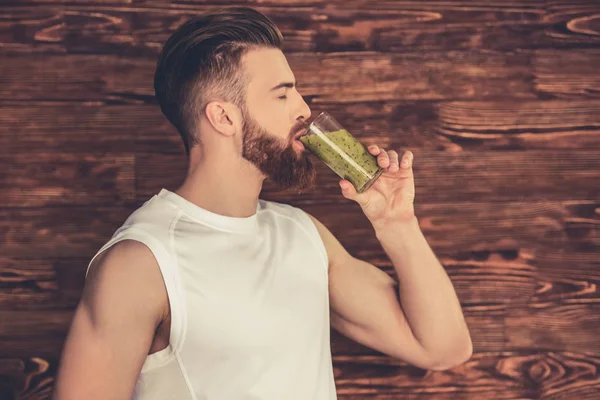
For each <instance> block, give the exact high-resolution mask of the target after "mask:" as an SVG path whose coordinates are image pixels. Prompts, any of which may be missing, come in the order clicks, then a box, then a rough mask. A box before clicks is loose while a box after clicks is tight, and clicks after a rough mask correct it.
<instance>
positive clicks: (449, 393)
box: [0, 351, 600, 400]
mask: <svg viewBox="0 0 600 400" xmlns="http://www.w3.org/2000/svg"><path fill="white" fill-rule="evenodd" d="M57 363H58V360H57V359H56V358H49V359H44V358H41V357H30V358H8V359H7V358H5V359H0V382H3V381H4V382H6V381H9V382H11V381H12V382H11V383H13V386H14V387H15V389H16V390H15V391H14V395H15V396H16V395H18V396H20V397H18V398H19V399H47V398H49V397H48V396H49V394H50V392H51V388H52V385H53V376H54V374H55V372H56V368H57ZM333 363H334V374H335V377H336V385H337V391H338V395H339V398H342V399H377V400H383V399H386V400H391V399H398V398H402V399H436V400H438V399H439V400H442V399H443V400H450V399H484V398H493V399H507V400H508V399H517V398H543V399H547V398H551V399H573V398H577V399H589V400H594V399H595V397H593V395H594V394H596V393H597V390H600V379H599V376H598V374H597V372H596V371H597V369H598V366H599V364H600V358H599V357H597V356H588V355H586V356H583V355H581V354H578V353H572V352H554V351H553V352H534V351H528V352H516V351H510V352H508V351H506V352H488V353H481V354H475V355H473V357H472V359H471V360H469V361H468V362H467V363H465V364H463V365H460V366H458V367H456V368H453V369H451V370H448V371H437V372H436V371H426V370H422V369H419V368H416V367H412V366H409V365H407V364H406V363H403V362H402V361H397V360H393V359H391V358H389V357H381V356H351V357H350V356H343V355H339V356H334V358H333ZM475 381H476V382H480V383H479V384H473V382H475ZM0 390H2V386H0ZM0 393H2V392H0ZM490 396H492V397H490ZM8 398H9V399H10V398H11V397H8Z"/></svg>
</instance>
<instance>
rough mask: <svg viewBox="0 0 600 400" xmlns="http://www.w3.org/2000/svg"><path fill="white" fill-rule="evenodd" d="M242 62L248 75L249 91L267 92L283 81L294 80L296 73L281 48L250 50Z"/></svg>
mask: <svg viewBox="0 0 600 400" xmlns="http://www.w3.org/2000/svg"><path fill="white" fill-rule="evenodd" d="M242 62H243V64H244V67H245V69H246V73H247V75H248V92H263V93H266V92H268V91H269V90H270V89H271V88H272V87H273V86H275V85H277V84H279V83H281V82H284V81H287V82H293V81H294V73H293V72H292V69H291V68H290V66H289V64H288V62H287V59H286V58H285V55H284V54H283V52H282V51H281V50H279V49H271V48H262V49H256V50H250V51H248V52H247V53H246V54H245V55H244V58H243V61H242Z"/></svg>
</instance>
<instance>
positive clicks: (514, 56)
mask: <svg viewBox="0 0 600 400" xmlns="http://www.w3.org/2000/svg"><path fill="white" fill-rule="evenodd" d="M532 55H533V53H531V52H529V51H515V52H497V51H491V50H490V51H487V50H482V51H449V52H433V53H406V54H392V53H374V52H360V53H353V52H348V53H331V54H318V53H293V54H290V55H289V56H288V57H287V58H288V62H289V64H290V67H291V68H292V70H293V71H295V75H296V78H297V79H298V80H299V81H301V82H303V84H302V86H301V87H300V89H299V90H301V93H302V94H303V95H304V96H308V97H309V98H311V101H312V102H313V103H315V104H316V103H320V102H332V101H335V102H340V103H354V102H361V101H371V100H378V101H381V100H407V99H408V100H411V99H413V100H426V99H428V100H440V99H471V98H480V99H484V98H494V97H498V96H512V97H515V98H523V99H527V98H529V99H532V98H534V97H535V94H534V92H533V81H532V65H531V62H532V61H531V57H532ZM155 63H156V61H155V59H150V58H133V57H119V56H114V55H80V54H74V55H44V54H31V55H22V54H17V55H13V56H11V57H9V58H7V60H6V61H5V62H3V63H2V64H0V99H1V100H7V99H10V100H12V101H14V100H19V101H24V100H35V101H57V100H62V101H67V100H68V101H76V102H89V101H93V102H98V101H102V102H110V103H127V104H139V103H144V102H147V103H152V102H154V88H153V86H152V82H153V75H154V69H155ZM339 71H345V73H344V74H340V73H339Z"/></svg>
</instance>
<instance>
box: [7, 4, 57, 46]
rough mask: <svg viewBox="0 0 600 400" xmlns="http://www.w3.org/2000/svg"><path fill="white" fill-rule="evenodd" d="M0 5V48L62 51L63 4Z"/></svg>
mask: <svg viewBox="0 0 600 400" xmlns="http://www.w3.org/2000/svg"><path fill="white" fill-rule="evenodd" d="M23 3H24V2H20V6H17V7H15V6H8V4H7V2H3V5H2V6H1V7H0V52H1V53H2V54H5V55H8V54H11V53H65V52H66V48H65V44H64V38H65V35H66V31H67V28H66V25H65V20H64V13H63V9H64V7H61V6H57V5H54V4H51V5H45V6H44V7H40V6H24V4H23Z"/></svg>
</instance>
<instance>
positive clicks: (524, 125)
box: [436, 100, 600, 151]
mask: <svg viewBox="0 0 600 400" xmlns="http://www.w3.org/2000/svg"><path fill="white" fill-rule="evenodd" d="M436 111H437V116H438V118H439V127H438V131H437V132H438V133H439V134H440V135H442V137H443V138H445V139H446V140H447V141H448V142H450V143H452V144H453V145H454V147H453V150H455V151H460V150H462V149H465V148H467V149H473V148H486V149H504V150H531V149H543V148H548V149H549V148H554V149H558V148H561V149H581V150H585V149H594V148H595V149H599V148H600V118H599V117H598V115H600V101H597V100H585V101H582V100H569V101H565V100H557V101H506V100H504V101H486V102H480V101H471V102H466V101H454V102H441V103H439V104H437V107H436ZM448 147H449V146H448Z"/></svg>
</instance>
